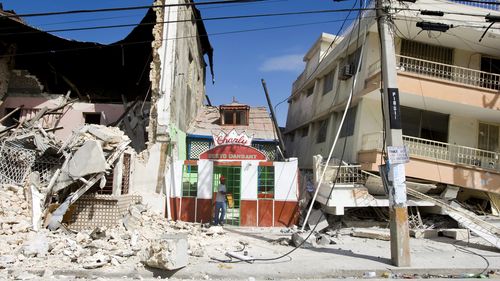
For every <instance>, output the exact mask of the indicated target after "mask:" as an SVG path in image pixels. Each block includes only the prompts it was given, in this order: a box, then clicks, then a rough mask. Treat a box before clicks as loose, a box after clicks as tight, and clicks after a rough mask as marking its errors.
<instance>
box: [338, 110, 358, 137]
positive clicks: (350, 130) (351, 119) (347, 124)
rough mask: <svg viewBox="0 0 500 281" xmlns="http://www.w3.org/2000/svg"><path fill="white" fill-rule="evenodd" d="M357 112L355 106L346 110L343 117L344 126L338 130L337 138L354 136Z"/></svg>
mask: <svg viewBox="0 0 500 281" xmlns="http://www.w3.org/2000/svg"><path fill="white" fill-rule="evenodd" d="M357 111H358V107H357V106H355V107H351V108H349V109H348V110H347V115H346V116H345V120H344V124H343V126H342V129H341V130H340V134H339V137H341V138H345V137H349V136H352V135H354V124H355V123H356V112H357ZM341 118H342V117H341ZM340 120H342V119H340Z"/></svg>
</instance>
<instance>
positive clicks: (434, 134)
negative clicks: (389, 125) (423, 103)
mask: <svg viewBox="0 0 500 281" xmlns="http://www.w3.org/2000/svg"><path fill="white" fill-rule="evenodd" d="M448 119H449V115H447V114H442V113H438V112H433V111H426V110H421V109H416V108H411V107H406V106H401V125H402V127H403V134H404V135H407V136H412V137H417V138H423V139H428V140H434V141H440V142H448Z"/></svg>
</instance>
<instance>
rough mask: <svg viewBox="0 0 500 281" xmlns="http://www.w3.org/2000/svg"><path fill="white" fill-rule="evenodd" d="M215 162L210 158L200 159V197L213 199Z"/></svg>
mask: <svg viewBox="0 0 500 281" xmlns="http://www.w3.org/2000/svg"><path fill="white" fill-rule="evenodd" d="M213 175H214V163H213V162H212V161H210V160H198V194H197V196H198V198H200V199H212V182H213Z"/></svg>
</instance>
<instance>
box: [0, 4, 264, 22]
mask: <svg viewBox="0 0 500 281" xmlns="http://www.w3.org/2000/svg"><path fill="white" fill-rule="evenodd" d="M265 1H269V0H224V1H207V2H200V3H192V2H191V3H183V4H165V5H148V6H130V7H115V8H102V9H84V10H69V11H61V12H45V13H30V14H12V15H2V16H0V19H1V18H18V17H22V18H27V17H42V16H56V15H69V14H83V13H101V12H116V11H130V10H143V9H149V8H164V7H179V6H201V5H218V4H227V3H247V2H265Z"/></svg>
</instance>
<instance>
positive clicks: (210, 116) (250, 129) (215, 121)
mask: <svg viewBox="0 0 500 281" xmlns="http://www.w3.org/2000/svg"><path fill="white" fill-rule="evenodd" d="M248 123H249V125H248V126H221V125H220V113H219V108H218V107H214V106H204V108H203V109H202V110H200V112H199V113H198V116H197V117H196V119H195V120H194V121H193V122H192V123H191V125H190V126H189V129H188V130H187V133H188V134H193V135H206V136H212V133H215V134H216V133H218V132H220V131H221V130H223V131H224V132H226V133H229V131H231V130H232V129H235V130H236V132H237V133H241V132H243V131H245V132H246V134H247V135H249V136H253V138H254V140H257V139H264V140H276V133H275V130H274V128H273V122H272V120H271V117H270V115H269V112H267V109H266V108H265V107H263V106H262V107H250V116H249V120H248Z"/></svg>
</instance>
